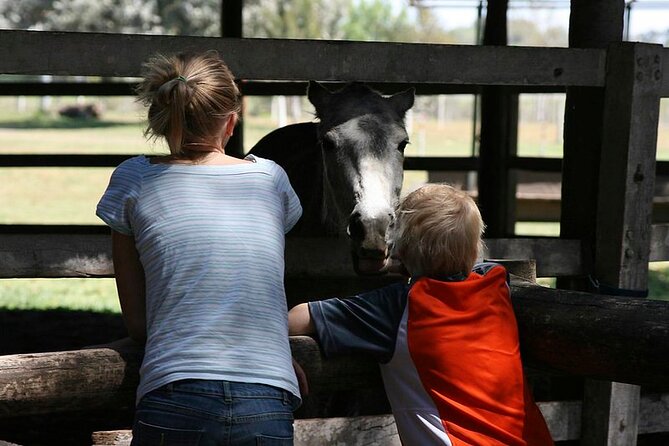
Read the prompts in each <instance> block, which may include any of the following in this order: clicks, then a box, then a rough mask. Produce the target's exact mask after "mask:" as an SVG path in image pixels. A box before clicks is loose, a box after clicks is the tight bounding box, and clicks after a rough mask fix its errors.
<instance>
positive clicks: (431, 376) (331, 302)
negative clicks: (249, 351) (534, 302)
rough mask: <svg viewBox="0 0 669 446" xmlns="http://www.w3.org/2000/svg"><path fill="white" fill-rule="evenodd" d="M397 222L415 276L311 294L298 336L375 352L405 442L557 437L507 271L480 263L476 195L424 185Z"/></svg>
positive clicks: (296, 323)
mask: <svg viewBox="0 0 669 446" xmlns="http://www.w3.org/2000/svg"><path fill="white" fill-rule="evenodd" d="M395 230H396V240H395V245H394V252H395V256H397V257H398V258H399V260H401V262H402V264H403V266H404V267H405V268H406V270H407V271H408V272H409V274H410V275H411V281H410V283H409V284H403V283H398V284H394V285H390V286H388V287H385V288H382V289H378V290H375V291H371V292H369V293H364V294H361V295H358V296H354V297H351V298H348V299H338V298H333V299H328V300H324V301H320V302H319V301H317V302H310V303H308V304H300V305H298V306H296V307H295V308H293V309H292V310H291V311H290V312H289V315H288V319H289V328H290V334H291V335H300V334H311V333H315V334H316V338H317V340H318V342H319V344H320V345H321V347H322V349H323V352H324V354H325V355H326V357H331V356H335V355H342V354H347V353H365V354H371V355H373V356H374V357H375V358H376V359H377V360H378V361H379V362H380V363H381V374H382V377H383V381H384V385H385V389H386V393H387V394H388V399H389V401H390V404H391V407H392V410H393V415H394V417H395V421H396V424H397V429H398V431H399V435H400V438H401V440H402V443H403V444H405V445H434V444H443V445H453V446H458V445H472V446H474V445H475V446H486V445H500V446H501V445H506V446H509V445H527V446H544V445H552V444H553V442H552V440H551V437H550V433H549V432H548V429H547V427H546V423H545V421H544V419H543V417H542V415H541V413H540V412H539V409H538V408H537V406H536V404H535V403H534V402H533V400H532V397H531V395H530V392H529V389H528V388H527V384H526V381H525V377H524V373H523V367H522V364H521V358H520V351H519V342H518V332H517V327H516V320H515V317H514V313H513V308H512V306H511V301H510V299H509V287H508V285H507V274H506V271H505V270H504V268H503V267H502V266H500V265H496V264H490V263H487V264H479V265H476V266H474V262H475V260H476V258H477V256H478V253H479V250H480V247H481V245H482V242H481V235H482V233H483V222H482V220H481V214H480V213H479V211H478V208H477V207H476V204H475V203H474V201H473V200H472V199H471V198H470V197H469V196H468V195H466V194H465V193H464V192H462V191H459V190H456V189H454V188H452V187H450V186H447V185H437V184H431V185H427V186H424V187H422V188H420V189H418V190H417V191H415V192H413V193H411V194H409V195H408V196H407V197H406V198H405V199H404V200H403V201H402V203H401V204H400V207H399V210H398V215H397V220H396V228H395Z"/></svg>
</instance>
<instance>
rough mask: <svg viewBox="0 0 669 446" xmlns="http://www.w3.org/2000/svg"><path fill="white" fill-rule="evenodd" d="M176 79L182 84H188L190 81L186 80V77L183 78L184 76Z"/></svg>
mask: <svg viewBox="0 0 669 446" xmlns="http://www.w3.org/2000/svg"><path fill="white" fill-rule="evenodd" d="M176 79H177V80H178V81H181V82H183V83H187V82H188V79H186V78H185V77H183V76H177V78H176Z"/></svg>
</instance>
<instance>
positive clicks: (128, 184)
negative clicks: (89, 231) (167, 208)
mask: <svg viewBox="0 0 669 446" xmlns="http://www.w3.org/2000/svg"><path fill="white" fill-rule="evenodd" d="M138 161H139V158H130V159H129V160H126V161H124V162H123V163H121V164H120V165H119V166H118V167H117V168H116V169H115V170H114V172H113V173H112V176H111V179H110V180H109V185H108V186H107V190H105V193H104V194H103V195H102V198H101V199H100V202H99V203H98V206H97V209H96V212H95V214H96V215H97V216H98V217H100V219H101V220H102V221H104V222H105V223H106V224H107V225H108V226H109V227H110V228H112V229H113V230H114V231H117V232H120V233H121V234H125V235H133V231H132V224H131V222H130V212H131V209H132V206H133V205H134V203H135V202H136V199H137V196H138V195H139V190H140V188H141V185H142V175H141V170H140V168H141V164H140V163H139V162H138Z"/></svg>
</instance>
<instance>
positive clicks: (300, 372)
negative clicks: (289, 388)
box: [293, 358, 309, 397]
mask: <svg viewBox="0 0 669 446" xmlns="http://www.w3.org/2000/svg"><path fill="white" fill-rule="evenodd" d="M293 368H294V369H295V376H297V383H298V385H299V386H300V393H301V394H302V397H305V396H307V395H309V383H308V382H307V374H306V373H304V369H302V366H301V365H300V364H299V363H298V362H297V361H295V358H293Z"/></svg>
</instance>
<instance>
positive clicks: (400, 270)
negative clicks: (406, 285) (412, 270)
mask: <svg viewBox="0 0 669 446" xmlns="http://www.w3.org/2000/svg"><path fill="white" fill-rule="evenodd" d="M386 271H387V272H388V273H389V274H400V275H402V276H405V277H409V276H410V275H411V274H409V271H407V269H406V268H405V267H404V264H403V263H402V261H401V260H400V259H398V258H397V257H391V258H390V259H388V266H387V267H386Z"/></svg>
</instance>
